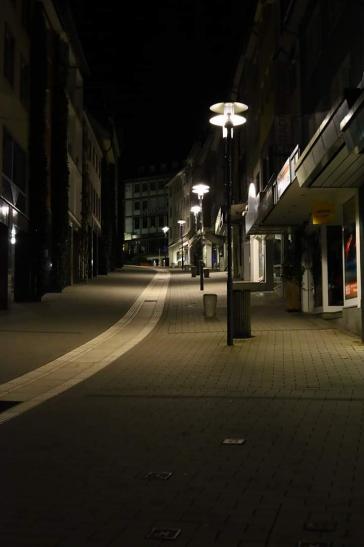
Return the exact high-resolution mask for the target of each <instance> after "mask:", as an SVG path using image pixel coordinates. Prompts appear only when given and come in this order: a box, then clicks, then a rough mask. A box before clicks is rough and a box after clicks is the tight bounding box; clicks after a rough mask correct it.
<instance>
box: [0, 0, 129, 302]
mask: <svg viewBox="0 0 364 547" xmlns="http://www.w3.org/2000/svg"><path fill="white" fill-rule="evenodd" d="M0 43H1V45H0V47H1V52H0V58H1V61H0V67H1V70H0V94H1V101H0V124H1V131H0V135H1V136H0V138H1V146H0V163H1V169H2V176H1V181H0V307H1V308H6V307H7V306H8V304H9V302H11V301H12V300H17V301H30V300H40V299H41V298H42V296H43V295H44V294H45V293H46V292H50V291H61V290H62V289H63V288H64V287H65V286H67V285H69V284H71V283H73V282H78V281H82V280H86V279H87V278H88V277H91V276H92V275H97V274H98V273H108V272H109V271H110V270H111V269H112V268H114V267H115V266H117V265H120V264H121V252H122V245H121V241H122V239H121V233H120V210H119V157H120V151H119V147H118V140H117V137H116V132H115V129H114V128H113V127H110V128H109V127H108V128H107V129H105V128H103V127H101V126H99V125H98V124H96V122H94V121H93V120H91V118H90V116H89V115H86V114H85V113H84V104H83V78H84V76H87V75H88V67H87V64H86V61H85V59H84V56H83V52H82V48H81V45H80V43H79V40H78V36H77V32H76V30H75V27H74V24H73V19H72V14H71V11H70V9H69V5H68V2H65V1H61V0H42V1H37V2H35V1H32V0H29V1H28V0H23V1H22V2H12V1H10V0H5V1H4V2H3V3H2V6H1V10H0ZM96 126H97V128H96ZM95 128H96V129H95ZM103 227H104V228H105V229H104V231H103Z"/></svg>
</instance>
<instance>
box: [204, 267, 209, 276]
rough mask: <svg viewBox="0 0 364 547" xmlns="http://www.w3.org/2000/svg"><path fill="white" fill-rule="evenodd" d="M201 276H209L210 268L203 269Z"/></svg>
mask: <svg viewBox="0 0 364 547" xmlns="http://www.w3.org/2000/svg"><path fill="white" fill-rule="evenodd" d="M203 276H204V277H210V270H209V269H208V268H204V269H203Z"/></svg>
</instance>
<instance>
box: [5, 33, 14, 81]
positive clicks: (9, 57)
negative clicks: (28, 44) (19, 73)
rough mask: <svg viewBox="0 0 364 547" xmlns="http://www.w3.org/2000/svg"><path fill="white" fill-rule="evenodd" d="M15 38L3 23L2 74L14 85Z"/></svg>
mask: <svg viewBox="0 0 364 547" xmlns="http://www.w3.org/2000/svg"><path fill="white" fill-rule="evenodd" d="M14 64H15V40H14V36H13V35H12V33H11V31H10V29H9V27H8V25H7V24H6V23H5V33H4V76H5V78H6V79H7V80H8V82H9V83H11V85H14Z"/></svg>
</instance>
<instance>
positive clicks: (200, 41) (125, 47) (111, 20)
mask: <svg viewBox="0 0 364 547" xmlns="http://www.w3.org/2000/svg"><path fill="white" fill-rule="evenodd" d="M254 6H255V1H254V0H249V1H247V0H245V1H243V0H240V1H236V0H161V1H159V2H148V3H147V4H146V5H145V6H143V7H142V4H140V3H139V2H130V3H129V5H128V4H126V3H124V2H120V1H113V0H103V1H102V2H89V1H87V0H73V1H71V8H72V10H73V12H74V15H75V19H76V25H77V29H78V32H79V34H80V39H81V43H82V46H83V49H84V53H85V57H86V59H87V61H88V65H89V67H90V71H91V75H90V76H89V77H88V78H86V81H85V88H86V93H85V101H86V105H89V107H90V110H91V111H94V112H95V113H96V114H97V116H98V117H99V118H105V117H107V116H108V115H111V116H113V117H114V119H115V120H116V124H117V127H118V131H119V136H120V140H121V147H122V160H123V162H122V163H123V164H124V165H125V166H126V169H127V170H129V171H132V170H133V169H134V168H135V167H136V166H137V165H143V164H146V163H160V162H164V161H167V162H169V161H172V160H183V159H184V158H185V157H186V155H187V153H188V151H189V150H190V148H191V146H192V144H193V142H194V140H195V139H196V138H202V137H203V136H204V134H206V130H207V129H208V118H209V106H210V105H211V104H212V103H214V102H218V101H221V100H226V98H229V93H230V89H231V85H232V80H233V75H234V69H235V65H236V63H237V60H238V58H239V56H240V54H241V51H242V49H243V46H244V44H245V41H246V37H247V29H248V28H249V25H250V23H251V20H252V17H253V15H254ZM241 99H243V98H241Z"/></svg>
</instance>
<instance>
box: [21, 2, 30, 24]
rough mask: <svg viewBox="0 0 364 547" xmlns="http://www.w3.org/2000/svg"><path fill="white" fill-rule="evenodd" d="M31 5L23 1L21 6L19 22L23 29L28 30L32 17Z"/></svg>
mask: <svg viewBox="0 0 364 547" xmlns="http://www.w3.org/2000/svg"><path fill="white" fill-rule="evenodd" d="M31 10H32V4H31V0H23V1H22V5H21V22H22V25H23V27H24V28H26V29H27V30H29V29H30V22H31V16H32V12H31Z"/></svg>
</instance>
